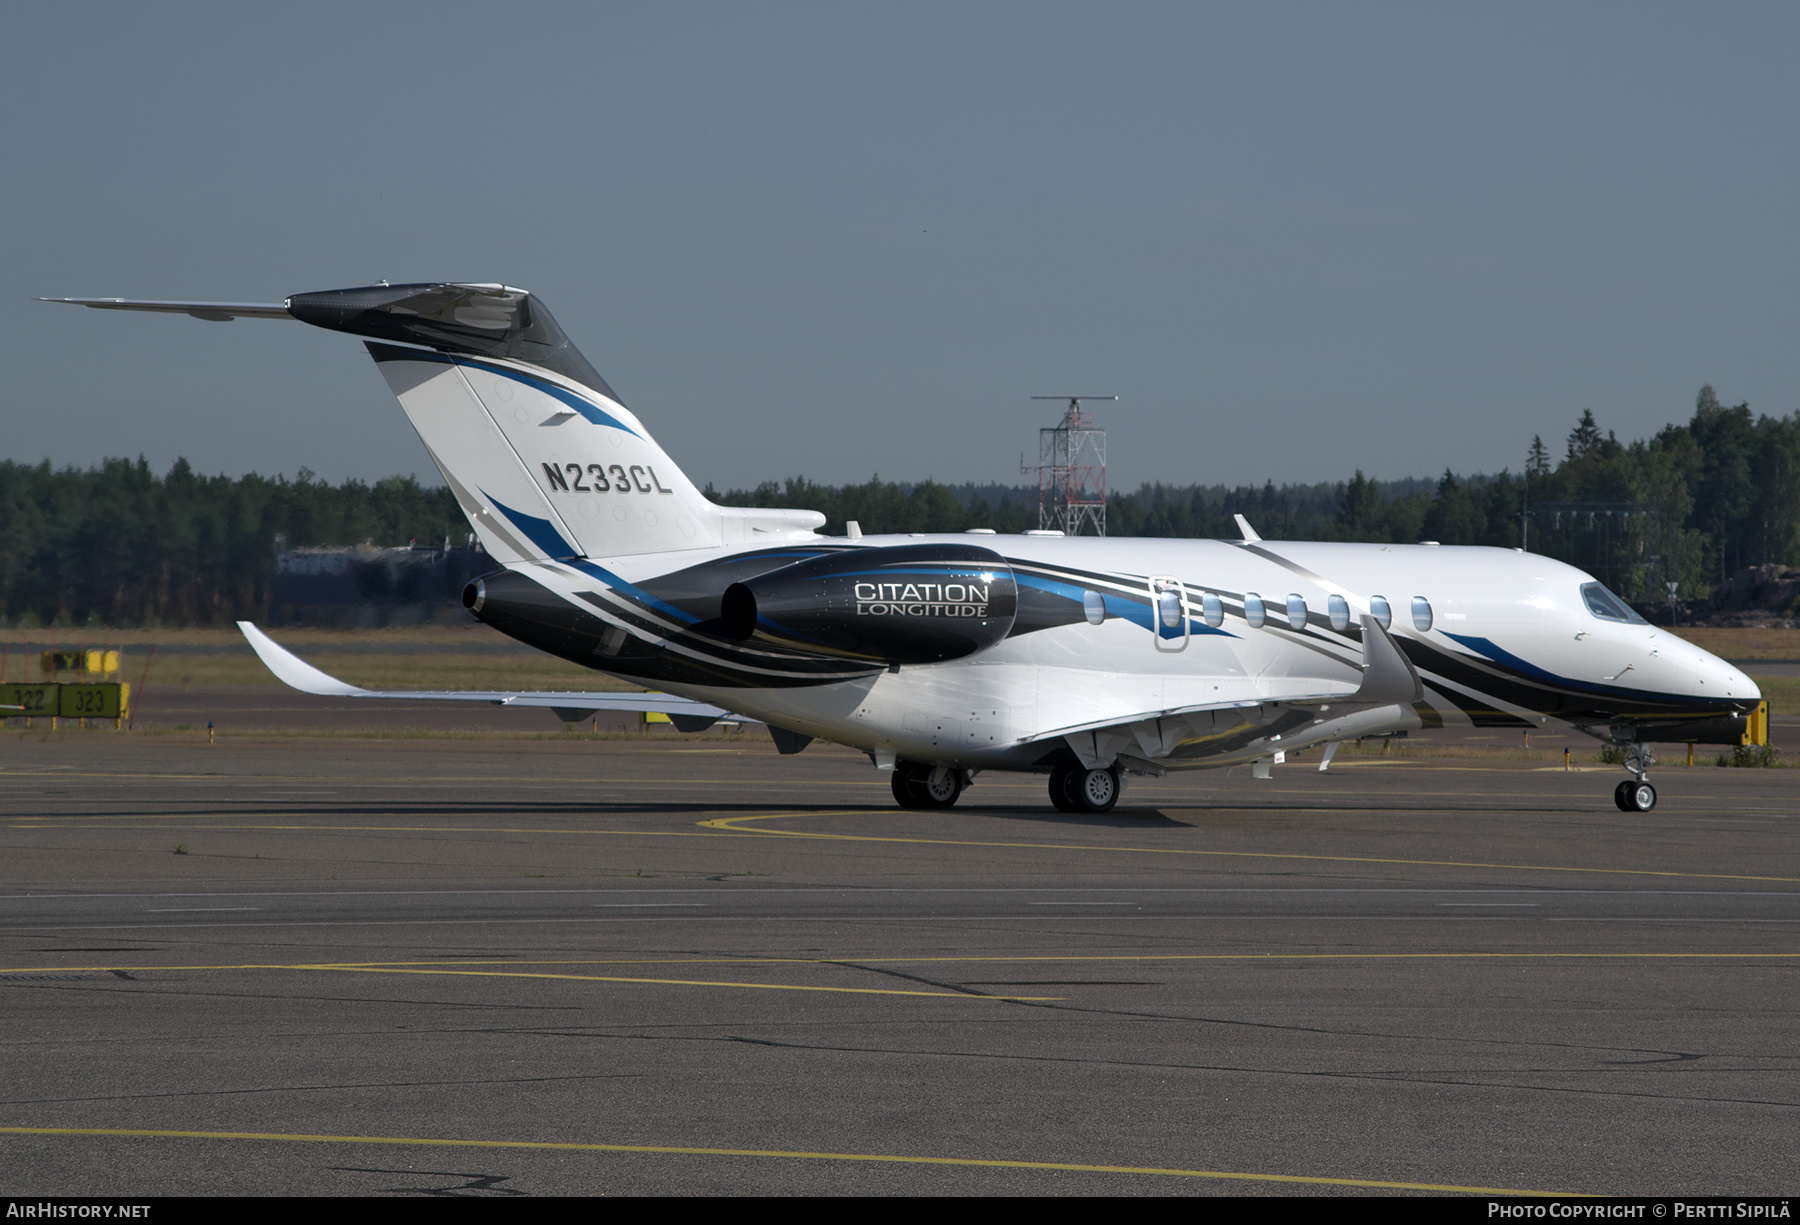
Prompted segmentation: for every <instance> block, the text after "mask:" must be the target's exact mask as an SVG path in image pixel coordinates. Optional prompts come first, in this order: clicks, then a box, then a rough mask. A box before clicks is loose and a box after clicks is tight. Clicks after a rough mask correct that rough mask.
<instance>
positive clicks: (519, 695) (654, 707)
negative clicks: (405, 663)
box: [237, 621, 740, 731]
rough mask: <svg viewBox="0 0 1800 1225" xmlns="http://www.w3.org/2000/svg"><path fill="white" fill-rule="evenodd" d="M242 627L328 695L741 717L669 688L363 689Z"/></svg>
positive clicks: (277, 669) (696, 719) (683, 722)
mask: <svg viewBox="0 0 1800 1225" xmlns="http://www.w3.org/2000/svg"><path fill="white" fill-rule="evenodd" d="M237 626H238V629H240V630H242V631H243V634H244V637H245V638H247V639H249V640H250V648H251V650H253V651H255V652H256V656H257V658H258V659H260V660H262V661H263V663H264V664H265V665H266V666H267V667H268V669H269V671H271V672H273V673H274V674H275V679H276V680H278V681H280V682H281V683H282V684H284V685H287V686H289V687H291V688H294V689H298V690H299V691H300V692H302V693H311V694H316V695H318V696H319V697H325V698H388V699H390V700H400V701H408V702H486V703H489V704H490V705H493V706H539V707H543V708H545V709H548V710H553V711H555V712H556V713H557V714H559V715H562V716H566V717H565V718H564V720H563V721H564V722H565V723H573V722H578V721H579V720H581V719H584V718H586V717H587V716H588V715H589V714H591V713H592V712H594V711H600V710H625V711H638V712H644V711H649V712H654V713H656V714H664V715H668V716H669V718H670V719H671V720H672V721H674V722H675V724H676V726H677V727H678V728H680V729H681V730H682V731H690V730H693V731H697V730H700V729H701V728H704V727H706V726H708V725H710V724H711V723H712V722H713V721H714V720H716V719H723V718H738V717H740V716H735V715H733V714H732V713H731V712H730V711H728V710H723V709H721V708H719V707H717V706H709V705H707V704H706V703H705V702H696V701H695V700H694V699H692V698H678V697H675V696H674V695H672V694H667V693H580V692H557V691H550V692H531V691H525V690H519V691H513V692H508V691H504V690H480V689H466V690H455V689H411V690H407V689H364V688H362V687H361V686H359V685H352V684H350V683H349V682H348V681H341V680H339V679H338V678H337V677H335V676H332V675H331V674H330V673H329V672H321V671H320V670H319V669H317V668H315V667H313V666H312V665H311V664H309V663H307V662H306V661H305V660H304V659H301V658H300V657H299V656H298V655H295V654H294V653H293V652H292V651H289V650H288V649H287V648H286V647H283V646H282V645H281V644H279V643H277V642H276V641H275V640H274V639H273V638H271V637H269V636H268V635H267V634H265V633H263V632H262V631H261V630H259V629H257V628H256V626H254V625H252V624H251V623H250V622H248V621H239V622H238V623H237Z"/></svg>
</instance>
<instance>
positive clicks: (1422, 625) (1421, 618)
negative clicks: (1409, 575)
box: [1413, 595, 1431, 634]
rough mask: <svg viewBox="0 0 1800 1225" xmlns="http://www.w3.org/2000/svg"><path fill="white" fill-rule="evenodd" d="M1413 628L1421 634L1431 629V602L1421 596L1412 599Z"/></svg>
mask: <svg viewBox="0 0 1800 1225" xmlns="http://www.w3.org/2000/svg"><path fill="white" fill-rule="evenodd" d="M1413 628H1414V629H1416V630H1418V631H1419V632H1420V633H1421V634H1423V633H1425V632H1426V631H1427V630H1429V629H1430V628H1431V601H1430V600H1427V599H1426V598H1425V597H1424V596H1422V595H1416V596H1414V597H1413Z"/></svg>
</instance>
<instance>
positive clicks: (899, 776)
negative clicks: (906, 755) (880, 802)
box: [889, 761, 963, 811]
mask: <svg viewBox="0 0 1800 1225" xmlns="http://www.w3.org/2000/svg"><path fill="white" fill-rule="evenodd" d="M889 786H891V787H892V788H893V791H894V802H895V803H897V804H899V805H900V807H902V808H908V809H912V810H914V811H919V810H925V809H933V808H949V807H951V806H953V805H954V804H955V803H956V801H957V797H959V796H961V795H962V793H963V775H962V771H961V770H957V769H955V768H953V767H950V766H928V765H926V764H924V763H923V762H917V761H897V762H895V763H894V777H893V778H892V780H890V782H889Z"/></svg>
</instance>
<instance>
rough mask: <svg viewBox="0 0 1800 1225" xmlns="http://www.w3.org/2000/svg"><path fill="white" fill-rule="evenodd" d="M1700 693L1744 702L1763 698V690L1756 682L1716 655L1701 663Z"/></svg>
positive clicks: (1709, 656)
mask: <svg viewBox="0 0 1800 1225" xmlns="http://www.w3.org/2000/svg"><path fill="white" fill-rule="evenodd" d="M1699 671H1700V691H1701V692H1702V693H1703V694H1705V695H1706V696H1707V697H1715V698H1736V699H1738V700H1739V701H1742V700H1744V699H1746V698H1748V699H1749V700H1750V701H1753V702H1754V701H1758V700H1760V699H1761V698H1762V690H1761V689H1760V688H1758V687H1757V684H1756V682H1755V681H1753V680H1751V679H1750V678H1749V677H1748V676H1745V675H1744V673H1743V671H1742V670H1741V669H1739V668H1735V667H1733V666H1732V665H1731V664H1728V663H1726V662H1725V661H1724V660H1722V659H1720V658H1719V657H1718V656H1716V655H1708V656H1706V657H1705V658H1704V659H1703V660H1701V662H1700V669H1699Z"/></svg>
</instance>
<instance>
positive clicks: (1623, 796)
mask: <svg viewBox="0 0 1800 1225" xmlns="http://www.w3.org/2000/svg"><path fill="white" fill-rule="evenodd" d="M1630 789H1631V780H1630V779H1628V778H1626V779H1621V780H1620V781H1619V785H1618V786H1617V787H1614V788H1613V804H1614V805H1616V806H1617V807H1618V810H1619V811H1620V812H1633V811H1635V810H1634V809H1633V808H1632V807H1631V799H1630V797H1629V795H1628V792H1629V791H1630Z"/></svg>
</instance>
